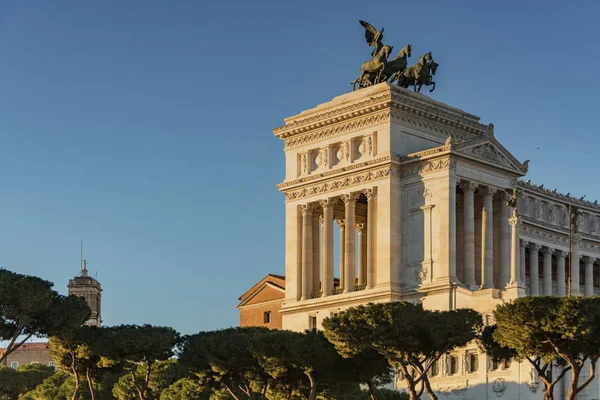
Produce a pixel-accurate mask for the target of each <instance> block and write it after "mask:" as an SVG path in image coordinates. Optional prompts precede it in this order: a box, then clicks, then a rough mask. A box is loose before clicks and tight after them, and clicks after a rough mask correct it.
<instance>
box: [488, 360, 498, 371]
mask: <svg viewBox="0 0 600 400" xmlns="http://www.w3.org/2000/svg"><path fill="white" fill-rule="evenodd" d="M498 368H500V363H499V362H498V361H496V360H490V371H496V370H497V369H498Z"/></svg>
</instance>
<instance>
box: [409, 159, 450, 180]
mask: <svg viewBox="0 0 600 400" xmlns="http://www.w3.org/2000/svg"><path fill="white" fill-rule="evenodd" d="M453 167H456V164H455V162H454V160H451V159H450V157H447V158H444V159H441V160H432V161H428V162H425V163H418V164H416V165H414V166H410V167H409V166H407V167H404V168H402V172H401V173H400V176H401V177H402V178H407V177H409V176H414V175H423V174H427V173H430V172H435V171H439V170H443V169H448V168H453Z"/></svg>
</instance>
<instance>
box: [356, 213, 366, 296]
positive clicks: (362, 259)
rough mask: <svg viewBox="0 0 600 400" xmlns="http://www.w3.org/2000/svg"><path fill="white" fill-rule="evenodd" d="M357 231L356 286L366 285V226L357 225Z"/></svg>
mask: <svg viewBox="0 0 600 400" xmlns="http://www.w3.org/2000/svg"><path fill="white" fill-rule="evenodd" d="M356 230H357V231H358V286H360V287H366V284H367V224H357V225H356Z"/></svg>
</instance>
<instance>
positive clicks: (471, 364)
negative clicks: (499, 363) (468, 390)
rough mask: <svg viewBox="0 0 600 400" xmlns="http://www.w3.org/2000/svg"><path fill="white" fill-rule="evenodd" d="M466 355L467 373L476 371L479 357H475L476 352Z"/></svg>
mask: <svg viewBox="0 0 600 400" xmlns="http://www.w3.org/2000/svg"><path fill="white" fill-rule="evenodd" d="M468 357H469V358H468V362H469V373H471V374H472V373H474V372H477V370H478V369H479V358H478V357H477V354H475V353H471V354H469V356H468Z"/></svg>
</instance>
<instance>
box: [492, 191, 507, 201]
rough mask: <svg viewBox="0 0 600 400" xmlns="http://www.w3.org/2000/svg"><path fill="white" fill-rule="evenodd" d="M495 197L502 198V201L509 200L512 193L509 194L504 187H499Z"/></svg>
mask: <svg viewBox="0 0 600 400" xmlns="http://www.w3.org/2000/svg"><path fill="white" fill-rule="evenodd" d="M495 197H496V198H497V199H500V200H501V201H508V199H510V195H509V194H508V192H507V191H506V190H503V189H498V190H497V191H496V194H495Z"/></svg>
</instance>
